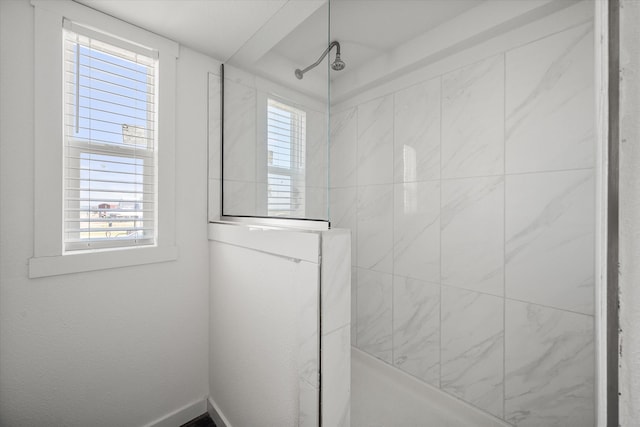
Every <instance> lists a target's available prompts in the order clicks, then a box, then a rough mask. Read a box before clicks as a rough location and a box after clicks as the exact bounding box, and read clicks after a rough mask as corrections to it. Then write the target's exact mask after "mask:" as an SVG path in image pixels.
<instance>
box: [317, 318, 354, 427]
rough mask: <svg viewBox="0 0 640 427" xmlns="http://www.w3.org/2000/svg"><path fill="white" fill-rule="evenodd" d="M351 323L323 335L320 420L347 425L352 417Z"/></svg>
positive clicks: (342, 425)
mask: <svg viewBox="0 0 640 427" xmlns="http://www.w3.org/2000/svg"><path fill="white" fill-rule="evenodd" d="M350 332H351V329H350V327H349V326H348V325H347V326H344V327H342V328H340V329H338V330H336V331H333V332H331V333H330V334H327V335H323V336H322V424H323V425H327V426H336V427H349V425H350V421H351V412H350V409H351V400H350V397H351V396H350V395H351V345H350V341H351V338H350Z"/></svg>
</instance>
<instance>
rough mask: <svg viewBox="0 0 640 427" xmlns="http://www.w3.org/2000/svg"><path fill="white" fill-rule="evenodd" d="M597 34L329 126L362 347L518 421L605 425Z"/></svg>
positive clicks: (391, 97)
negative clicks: (597, 284) (597, 317)
mask: <svg viewBox="0 0 640 427" xmlns="http://www.w3.org/2000/svg"><path fill="white" fill-rule="evenodd" d="M592 45H593V29H592V25H591V24H584V25H579V26H576V27H573V28H570V29H568V30H566V31H563V32H560V33H556V34H552V35H549V36H548V37H545V38H543V39H540V40H536V41H533V42H531V43H528V44H526V45H523V46H521V47H518V48H516V49H513V50H509V51H507V52H503V53H502V54H499V55H495V56H493V57H489V58H486V59H484V60H482V61H480V62H477V63H473V64H469V65H467V66H465V67H463V68H460V69H457V70H452V71H450V72H448V73H446V74H443V75H441V76H439V77H437V78H430V79H428V80H425V81H424V82H422V83H420V84H417V85H415V86H411V87H408V88H406V89H403V90H399V91H397V92H395V93H390V94H384V95H383V96H380V97H377V98H374V99H371V100H369V101H367V102H364V103H362V104H359V105H357V106H355V107H352V108H348V109H343V110H339V112H337V113H335V114H333V115H332V117H331V142H330V153H329V155H330V164H331V175H330V178H331V190H330V198H331V200H330V204H331V221H332V224H333V225H334V226H337V227H343V228H349V229H351V231H352V240H353V253H352V256H353V258H352V259H353V271H352V314H351V315H352V319H351V324H352V339H351V343H352V345H355V346H357V347H358V348H360V349H362V350H364V351H366V352H368V353H370V354H372V355H374V356H376V357H378V358H379V359H382V360H384V361H385V362H387V363H389V364H391V365H393V366H395V367H397V368H398V369H401V370H403V371H405V372H406V373H408V374H410V375H413V376H415V377H416V378H418V379H420V380H422V381H424V382H426V383H428V384H431V385H434V386H436V387H440V388H441V389H442V390H443V391H445V392H447V393H450V394H452V395H454V396H456V397H458V398H460V399H463V400H465V401H467V402H469V403H470V404H472V405H475V406H477V407H478V408H480V409H482V410H484V411H487V412H488V413H490V414H493V415H495V416H497V417H499V418H502V419H504V420H506V421H507V422H509V423H511V424H513V425H514V426H541V425H544V426H576V427H577V426H580V427H588V426H593V425H594V424H595V414H594V410H593V408H594V406H595V405H594V376H595V375H594V371H595V366H594V344H593V341H594V340H593V337H594V238H595V237H594V236H595V222H594V221H595V205H594V203H595V202H594V191H595V184H594V152H595V138H594V129H593V127H594V126H593V125H594V123H595V118H594V113H593V111H594V76H593V52H592V50H593V49H592Z"/></svg>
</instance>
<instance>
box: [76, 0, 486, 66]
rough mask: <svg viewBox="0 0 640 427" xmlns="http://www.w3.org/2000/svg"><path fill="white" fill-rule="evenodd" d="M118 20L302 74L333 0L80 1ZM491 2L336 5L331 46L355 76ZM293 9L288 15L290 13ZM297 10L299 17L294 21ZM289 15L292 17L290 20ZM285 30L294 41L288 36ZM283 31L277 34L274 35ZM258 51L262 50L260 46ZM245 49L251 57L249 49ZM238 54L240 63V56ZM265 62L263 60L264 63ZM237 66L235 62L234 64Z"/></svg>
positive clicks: (217, 53)
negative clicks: (280, 63)
mask: <svg viewBox="0 0 640 427" xmlns="http://www.w3.org/2000/svg"><path fill="white" fill-rule="evenodd" d="M75 1H77V2H78V3H82V4H84V5H87V6H90V7H92V8H94V9H97V10H100V11H102V12H105V13H107V14H109V15H112V16H114V17H116V18H119V19H122V20H124V21H127V22H130V23H132V24H134V25H137V26H139V27H142V28H144V29H147V30H149V31H152V32H154V33H157V34H160V35H163V36H165V37H167V38H170V39H172V40H175V41H177V42H179V43H180V44H182V45H184V46H188V47H190V48H192V49H195V50H197V51H199V52H202V53H205V54H207V55H209V56H212V57H214V58H216V59H218V60H220V61H222V62H227V61H229V60H230V59H232V57H234V55H235V57H236V58H238V59H239V58H240V57H242V58H243V59H241V60H239V61H237V62H239V63H240V64H243V65H245V66H249V64H250V63H251V62H253V63H257V62H258V61H259V60H260V59H262V56H264V55H265V54H267V53H273V54H276V55H277V56H280V57H282V58H285V59H287V60H288V61H290V62H291V63H293V64H299V66H300V67H302V66H306V65H308V64H309V63H311V62H314V61H315V60H316V59H317V58H318V56H319V55H320V53H322V51H323V50H324V49H325V47H326V43H327V29H328V26H329V25H328V3H327V1H326V0H135V1H132V0H75ZM482 1H483V0H332V2H331V38H332V39H333V40H338V41H340V43H341V45H342V50H343V53H344V54H343V59H344V60H345V62H346V63H347V66H348V68H351V69H353V68H354V67H357V66H359V65H361V64H362V63H364V62H366V61H367V60H369V59H370V58H371V57H373V56H375V55H377V54H380V53H382V52H384V51H387V50H389V49H392V48H393V47H395V46H398V45H399V44H401V43H403V42H405V41H407V40H409V39H411V38H414V37H415V36H417V35H419V34H422V33H424V32H426V31H428V30H430V29H432V28H434V27H436V26H438V25H440V24H442V23H443V22H445V21H447V20H449V19H451V18H452V17H454V16H456V15H458V14H460V13H462V12H464V11H465V10H468V9H470V8H472V7H474V6H477V5H478V4H480V3H481V2H482ZM287 9H288V10H287ZM292 9H295V10H294V11H293V13H292V12H291V10H292ZM287 11H288V12H289V13H288V15H287V14H286V13H285V12H287ZM278 15H286V16H284V17H282V18H281V19H280V21H281V22H279V23H278V25H277V28H279V29H280V31H281V34H280V35H279V36H278V38H277V39H273V38H272V40H271V43H272V45H270V46H268V47H266V48H265V47H262V48H260V49H253V50H257V52H253V54H252V56H247V55H246V54H245V53H244V52H243V50H244V49H247V48H249V47H251V45H252V43H251V40H252V38H253V40H255V41H258V40H263V42H262V43H263V44H264V39H265V38H266V37H265V33H266V31H265V29H266V27H269V25H268V24H269V23H270V22H271V23H272V25H271V27H276V25H273V21H274V20H276V19H277V17H278ZM282 27H286V29H287V33H286V34H282ZM274 29H275V28H270V31H273V30H274ZM253 44H255V42H254V43H253ZM243 47H244V49H243ZM236 54H237V55H236ZM258 54H259V55H261V56H260V57H257V56H256V55H258ZM234 59H235V58H234Z"/></svg>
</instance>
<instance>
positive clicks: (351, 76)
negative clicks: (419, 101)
mask: <svg viewBox="0 0 640 427" xmlns="http://www.w3.org/2000/svg"><path fill="white" fill-rule="evenodd" d="M0 1H1V0H0ZM75 1H77V2H78V3H82V4H85V5H87V6H90V7H92V8H94V9H97V10H99V11H102V12H105V13H107V14H109V15H112V16H114V17H116V18H119V19H122V20H124V21H127V22H130V23H132V24H134V25H137V26H139V27H142V28H144V29H147V30H149V31H152V32H154V33H157V34H160V35H162V36H165V37H167V38H170V39H172V40H174V41H176V42H178V43H180V44H181V45H184V46H187V47H190V48H192V49H195V50H197V51H199V52H201V53H204V54H207V55H209V56H211V57H213V58H215V59H217V60H220V61H222V62H223V63H226V64H228V65H233V66H236V67H239V68H242V69H244V70H246V71H249V72H251V73H253V74H255V75H258V76H261V77H264V78H266V79H267V80H270V81H273V82H275V83H278V84H280V85H283V86H285V87H288V88H291V89H294V90H295V91H297V92H302V93H306V94H307V95H310V96H312V97H314V98H316V99H318V100H323V99H325V100H326V96H327V73H329V76H330V78H331V80H332V82H333V84H332V99H336V100H337V99H338V97H337V96H334V95H335V94H338V93H339V94H342V95H345V94H348V93H351V92H353V91H355V90H359V88H364V87H365V86H366V85H369V86H370V85H372V84H374V83H375V82H376V81H377V82H380V81H382V80H384V79H385V78H389V76H391V75H394V76H398V75H400V74H401V73H403V72H404V73H406V72H408V71H409V70H410V69H411V67H412V66H416V65H417V64H420V63H424V62H425V58H431V57H433V58H435V57H437V56H438V54H441V53H443V52H445V51H446V52H449V50H451V49H452V48H453V47H452V46H449V45H448V44H450V43H448V41H447V40H448V39H451V40H456V43H457V44H456V48H458V49H460V48H461V46H467V47H468V45H469V43H470V40H472V39H474V38H477V39H478V40H481V39H483V38H482V37H476V36H475V34H476V33H473V34H472V32H473V31H478V33H477V34H481V33H482V34H483V37H485V38H486V37H489V36H490V35H491V34H492V31H494V30H495V29H497V28H501V27H505V25H506V24H504V23H506V22H507V21H509V24H508V25H511V26H514V25H516V26H517V25H522V23H523V22H522V21H520V20H518V19H516V18H517V17H518V16H520V15H521V16H529V18H527V19H536V17H538V18H539V16H538V15H539V14H540V13H545V14H546V13H551V12H552V11H553V10H555V9H558V8H561V7H566V6H567V5H569V4H572V3H575V2H576V1H579V0H521V1H518V0H492V1H488V0H331V2H330V3H329V2H328V0H75ZM549 6H550V7H549ZM329 9H330V14H331V17H330V18H331V19H330V21H331V25H330V27H331V31H330V34H329V33H328V29H329ZM536 10H538V11H540V13H538V12H535V11H536ZM533 12H535V13H533ZM536 13H537V14H538V15H536ZM471 27H472V28H471ZM505 28H506V27H505ZM445 29H446V30H445ZM461 34H464V37H463V38H462V39H460V37H462V36H460V37H458V36H459V35H461ZM329 38H330V39H329ZM442 38H446V39H447V40H441V39H442ZM458 39H460V40H458ZM331 40H337V41H339V42H340V44H341V47H342V59H343V61H344V62H345V63H346V65H347V66H346V69H345V70H342V71H339V72H336V71H330V72H329V71H328V67H327V64H328V61H327V60H326V59H325V61H324V62H323V64H322V66H321V67H318V68H317V69H314V70H312V71H310V72H308V73H307V74H305V76H304V79H303V80H298V79H296V78H295V76H294V73H293V71H294V70H295V69H296V68H304V67H306V66H308V65H310V64H312V63H313V62H315V61H316V60H317V59H318V57H319V56H320V54H321V53H322V52H323V51H324V49H326V47H327V44H328V43H329V41H331ZM452 43H453V41H452ZM447 49H449V50H447ZM449 53H451V52H449ZM334 54H335V52H332V54H331V57H332V58H333V55H334ZM421 61H422V62H421ZM229 71H231V69H229ZM230 77H231V75H230ZM345 96H346V95H345Z"/></svg>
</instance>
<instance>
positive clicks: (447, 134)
mask: <svg viewBox="0 0 640 427" xmlns="http://www.w3.org/2000/svg"><path fill="white" fill-rule="evenodd" d="M441 150H442V177H443V178H461V177H469V176H486V175H496V174H500V173H503V172H504V56H503V55H498V56H495V57H492V58H489V59H486V60H484V61H482V62H478V63H476V64H473V65H469V66H467V67H465V68H462V69H460V70H457V71H453V72H451V73H449V74H445V75H444V76H443V77H442V148H441Z"/></svg>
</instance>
